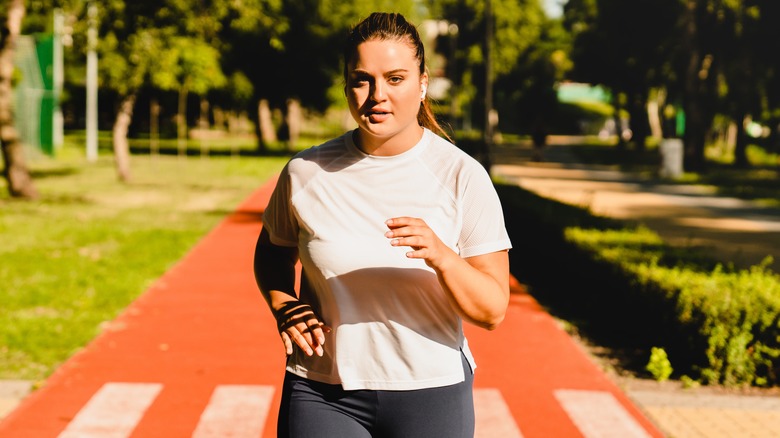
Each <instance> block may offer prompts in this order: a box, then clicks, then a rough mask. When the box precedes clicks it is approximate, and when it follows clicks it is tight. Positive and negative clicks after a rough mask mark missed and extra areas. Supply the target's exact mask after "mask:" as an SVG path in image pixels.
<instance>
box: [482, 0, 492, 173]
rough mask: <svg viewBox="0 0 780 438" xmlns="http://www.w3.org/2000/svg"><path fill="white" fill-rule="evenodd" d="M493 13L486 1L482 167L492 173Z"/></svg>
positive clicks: (488, 1) (487, 0) (488, 0)
mask: <svg viewBox="0 0 780 438" xmlns="http://www.w3.org/2000/svg"><path fill="white" fill-rule="evenodd" d="M492 46H493V11H492V10H491V5H490V0H485V129H484V131H483V132H484V146H483V150H482V165H483V166H484V167H485V169H487V170H488V172H490V166H491V162H490V150H491V145H492V144H493V54H492V51H493V49H492Z"/></svg>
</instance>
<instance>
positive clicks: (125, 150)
mask: <svg viewBox="0 0 780 438" xmlns="http://www.w3.org/2000/svg"><path fill="white" fill-rule="evenodd" d="M135 98H136V95H135V93H132V94H130V95H128V96H125V98H124V99H122V102H121V103H120V105H119V111H117V114H116V121H114V129H113V140H114V164H115V165H116V174H117V177H118V178H119V180H120V181H122V182H127V181H130V146H129V145H128V143H127V131H128V130H129V129H130V123H131V122H132V121H133V107H134V106H135Z"/></svg>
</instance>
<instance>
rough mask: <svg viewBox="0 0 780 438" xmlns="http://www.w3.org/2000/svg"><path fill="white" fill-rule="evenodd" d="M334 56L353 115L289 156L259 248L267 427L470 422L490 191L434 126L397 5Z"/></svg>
mask: <svg viewBox="0 0 780 438" xmlns="http://www.w3.org/2000/svg"><path fill="white" fill-rule="evenodd" d="M344 60H345V65H344V81H345V87H344V90H345V94H346V98H347V102H348V105H349V109H350V112H351V114H352V117H353V118H354V119H355V121H356V122H357V125H358V127H357V129H355V130H353V131H350V132H347V133H346V134H344V135H342V136H340V137H338V138H335V139H332V140H330V141H328V142H326V143H324V144H322V145H320V146H316V147H313V148H310V149H308V150H305V151H303V152H300V153H298V154H297V155H296V156H294V157H293V158H292V159H291V160H290V161H289V162H288V163H287V166H285V168H284V170H283V171H282V173H281V175H280V178H279V181H278V183H277V187H276V189H275V191H274V193H273V195H272V197H271V200H270V202H269V204H268V207H267V209H266V211H265V213H264V219H263V221H264V226H263V230H262V232H261V234H260V237H259V239H258V242H257V247H256V252H255V276H256V278H257V282H258V285H259V287H260V290H261V291H262V294H263V296H264V298H265V299H266V301H267V302H268V305H269V307H270V308H271V311H272V312H273V314H274V316H275V318H276V320H277V323H278V325H279V332H280V336H281V339H282V342H283V344H284V348H285V350H286V353H287V367H286V370H287V372H286V375H285V380H284V386H283V393H282V404H281V408H280V412H279V418H278V425H277V430H278V436H280V437H338V438H343V437H347V438H351V437H404V438H409V437H448V438H453V437H464V438H465V437H472V436H473V435H474V406H473V399H472V382H473V372H474V369H475V364H474V360H473V358H472V355H471V352H470V351H469V348H468V343H467V341H466V339H465V337H464V335H463V329H462V321H463V320H465V321H467V322H469V323H472V324H475V325H477V326H480V327H483V328H486V329H493V328H495V327H496V326H497V325H498V324H499V323H500V322H501V321H502V319H503V318H504V315H505V312H506V308H507V304H508V301H509V261H508V254H507V252H508V249H509V248H510V247H511V244H510V241H509V238H508V235H507V232H506V229H505V226H504V220H503V214H502V211H501V205H500V203H499V199H498V196H497V194H496V192H495V189H494V188H493V185H492V183H491V180H490V178H489V176H488V174H487V172H485V170H484V168H483V167H482V166H481V165H480V164H479V163H478V162H477V161H476V160H474V159H472V158H471V157H469V156H468V155H467V154H465V153H463V152H462V151H460V150H459V149H458V148H457V147H455V146H454V145H452V144H451V143H450V142H449V141H448V140H446V139H445V138H442V136H444V137H446V134H445V133H444V132H443V131H442V129H441V128H440V126H439V125H438V123H437V122H436V120H435V118H434V116H433V113H432V111H431V109H430V105H429V103H428V99H427V97H426V88H427V86H428V75H427V73H426V70H425V52H424V48H423V44H422V42H421V41H420V37H419V35H418V33H417V30H416V29H415V27H414V26H413V25H412V24H410V23H409V22H407V21H406V19H405V18H404V17H403V16H401V15H400V14H392V13H374V14H371V15H370V16H369V17H368V18H366V19H365V20H363V21H362V22H361V23H360V24H358V25H357V26H356V27H355V28H354V29H352V31H351V32H350V33H349V36H348V38H347V42H346V45H345V48H344ZM298 261H300V262H301V265H302V268H303V269H302V271H303V274H302V278H301V284H300V291H298V292H297V293H296V291H295V287H294V286H295V265H296V263H297V262H298Z"/></svg>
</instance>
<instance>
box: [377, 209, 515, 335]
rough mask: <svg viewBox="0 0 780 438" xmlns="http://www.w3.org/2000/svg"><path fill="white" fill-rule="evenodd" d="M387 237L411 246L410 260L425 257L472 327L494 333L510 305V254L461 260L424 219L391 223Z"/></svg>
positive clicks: (496, 254) (455, 305)
mask: <svg viewBox="0 0 780 438" xmlns="http://www.w3.org/2000/svg"><path fill="white" fill-rule="evenodd" d="M387 226H388V227H389V228H390V231H388V232H387V233H386V234H385V236H386V237H388V238H390V239H391V240H390V244H391V245H393V246H410V247H411V248H412V251H409V252H408V253H406V256H407V257H409V258H421V259H424V260H425V263H426V264H427V265H428V266H430V267H431V268H433V269H434V270H435V271H436V274H437V275H438V277H439V283H440V284H441V286H442V287H443V288H444V290H445V292H447V295H448V297H449V298H450V302H451V304H452V305H453V307H454V308H455V310H456V311H457V312H458V313H459V314H460V315H461V316H462V317H463V319H465V320H466V321H469V322H471V323H472V324H475V325H478V326H480V327H483V328H486V329H488V330H493V329H495V328H496V327H498V324H499V323H501V321H503V320H504V316H505V314H506V309H507V306H508V305H509V253H508V251H497V252H493V253H488V254H484V255H480V256H475V257H469V258H465V259H464V258H461V257H460V256H459V255H458V254H457V253H455V252H454V251H453V250H452V249H450V248H449V247H448V246H446V245H445V244H444V243H443V242H442V241H441V240H440V239H439V238H438V236H436V233H434V232H433V230H431V229H430V227H428V225H427V224H426V223H425V221H423V220H422V219H418V218H410V217H398V218H393V219H390V220H388V221H387Z"/></svg>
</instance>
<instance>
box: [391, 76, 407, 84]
mask: <svg viewBox="0 0 780 438" xmlns="http://www.w3.org/2000/svg"><path fill="white" fill-rule="evenodd" d="M403 80H404V78H402V77H400V76H392V77H391V78H390V83H391V84H398V83H401V82H402V81H403Z"/></svg>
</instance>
